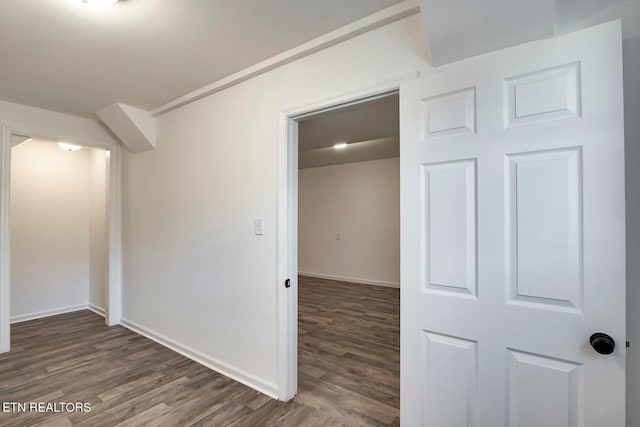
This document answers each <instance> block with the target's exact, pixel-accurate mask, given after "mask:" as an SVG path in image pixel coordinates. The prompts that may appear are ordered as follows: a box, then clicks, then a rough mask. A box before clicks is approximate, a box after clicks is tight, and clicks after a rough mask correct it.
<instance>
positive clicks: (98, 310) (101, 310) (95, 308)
mask: <svg viewBox="0 0 640 427" xmlns="http://www.w3.org/2000/svg"><path fill="white" fill-rule="evenodd" d="M87 309H89V310H91V311H93V312H94V313H95V314H97V315H98V316H102V317H106V310H105V309H104V308H102V307H98V306H97V305H95V304H91V303H89V305H88V306H87Z"/></svg>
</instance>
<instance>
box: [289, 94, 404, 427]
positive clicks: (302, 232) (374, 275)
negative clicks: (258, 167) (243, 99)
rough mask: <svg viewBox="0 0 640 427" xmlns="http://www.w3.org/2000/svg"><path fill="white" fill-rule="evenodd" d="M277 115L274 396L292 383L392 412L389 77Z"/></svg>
mask: <svg viewBox="0 0 640 427" xmlns="http://www.w3.org/2000/svg"><path fill="white" fill-rule="evenodd" d="M397 85H399V83H397ZM285 123H286V126H285V128H286V141H287V145H286V149H285V150H284V151H285V152H284V153H282V154H283V155H282V156H281V159H282V160H283V162H286V180H285V181H286V182H281V189H283V187H282V185H284V186H285V188H286V189H285V190H284V191H283V193H284V194H283V195H286V197H283V198H281V205H280V208H281V214H282V213H283V212H285V215H281V216H280V221H281V222H280V233H281V234H280V236H279V241H280V242H281V244H282V245H281V246H280V248H279V249H280V262H281V264H280V272H281V273H282V272H284V273H285V276H286V277H282V278H283V280H286V279H289V282H288V283H286V284H288V285H289V287H288V288H287V287H286V286H285V287H284V288H283V289H284V290H283V292H281V293H279V295H280V297H281V298H280V303H281V306H280V315H281V318H280V327H281V329H280V331H281V335H280V336H281V342H280V344H281V347H280V348H281V353H280V364H281V365H280V373H281V376H280V386H281V387H280V399H281V400H290V399H292V398H294V396H296V393H298V397H297V398H296V400H303V401H304V403H305V404H311V405H313V400H314V398H318V399H319V400H318V401H317V402H325V403H327V404H328V403H329V402H330V403H331V405H333V406H335V407H336V408H341V403H340V401H338V400H336V401H335V402H333V401H331V397H330V396H334V399H342V397H340V396H341V394H342V396H343V397H344V393H347V394H349V395H350V399H354V400H356V401H358V400H359V402H360V403H359V404H360V405H362V406H361V408H362V409H363V410H362V413H360V414H357V413H355V412H353V411H352V409H353V408H354V401H352V402H350V403H347V402H342V403H344V405H345V406H344V408H343V409H344V411H342V410H340V409H337V412H336V414H334V415H335V416H336V417H342V416H344V415H345V414H351V415H353V416H355V417H361V416H362V417H372V416H373V417H374V418H375V421H376V422H378V423H380V424H382V425H384V424H393V423H394V422H397V421H398V420H399V402H400V399H399V383H400V375H399V369H400V362H399V360H400V335H399V331H400V290H399V287H400V169H399V166H400V165H399V143H400V142H399V95H398V91H397V86H395V87H394V85H393V84H392V85H391V86H390V87H389V86H388V87H386V88H380V87H378V88H374V89H371V90H366V91H362V92H360V93H353V94H350V95H348V96H347V97H345V98H341V99H338V98H334V99H333V100H327V101H326V103H325V104H324V105H317V104H316V105H314V106H309V108H307V109H305V108H304V107H302V108H299V109H297V110H294V111H290V112H289V114H285ZM298 273H299V274H300V275H299V276H298ZM283 283H284V282H283ZM284 349H286V351H285V350H284ZM287 352H288V353H287ZM283 385H284V387H283ZM338 390H339V391H340V393H337V392H336V391H338ZM318 405H321V403H318ZM355 406H358V405H355ZM364 408H366V409H364ZM356 412H357V411H356ZM351 415H347V416H351ZM343 421H344V420H343Z"/></svg>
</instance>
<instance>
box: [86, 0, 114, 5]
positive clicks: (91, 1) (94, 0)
mask: <svg viewBox="0 0 640 427" xmlns="http://www.w3.org/2000/svg"><path fill="white" fill-rule="evenodd" d="M82 2H83V3H85V4H88V5H89V6H108V5H110V4H114V3H117V2H118V0H82Z"/></svg>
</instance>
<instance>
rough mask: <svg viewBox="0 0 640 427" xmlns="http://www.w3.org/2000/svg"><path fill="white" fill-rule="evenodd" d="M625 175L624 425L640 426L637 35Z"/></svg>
mask: <svg viewBox="0 0 640 427" xmlns="http://www.w3.org/2000/svg"><path fill="white" fill-rule="evenodd" d="M623 53H624V85H625V104H624V108H625V145H626V153H625V154H626V167H625V171H626V176H627V184H626V185H627V329H628V330H627V339H628V340H629V341H630V342H631V348H630V349H629V350H628V351H627V426H628V427H636V426H638V425H640V264H639V262H640V169H639V165H640V37H636V38H633V39H629V40H625V41H624V44H623Z"/></svg>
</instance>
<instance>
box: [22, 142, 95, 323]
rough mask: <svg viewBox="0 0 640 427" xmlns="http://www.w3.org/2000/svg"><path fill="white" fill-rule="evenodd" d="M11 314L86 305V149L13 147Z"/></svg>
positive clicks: (45, 145) (49, 145)
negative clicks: (64, 149) (65, 149)
mask: <svg viewBox="0 0 640 427" xmlns="http://www.w3.org/2000/svg"><path fill="white" fill-rule="evenodd" d="M11 154H12V159H11V160H12V162H11V317H12V318H13V319H14V320H16V319H20V318H21V317H24V316H28V315H31V314H34V313H39V312H50V311H55V310H62V309H65V308H69V307H75V306H79V305H85V306H86V305H87V303H88V298H89V152H88V151H86V150H81V151H77V152H73V153H70V152H66V151H63V150H61V149H60V148H59V147H58V146H57V145H56V144H52V143H47V142H35V141H34V142H29V143H26V144H23V145H20V146H18V147H16V148H14V149H13V150H12V153H11Z"/></svg>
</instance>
